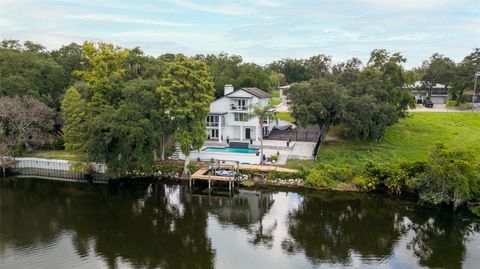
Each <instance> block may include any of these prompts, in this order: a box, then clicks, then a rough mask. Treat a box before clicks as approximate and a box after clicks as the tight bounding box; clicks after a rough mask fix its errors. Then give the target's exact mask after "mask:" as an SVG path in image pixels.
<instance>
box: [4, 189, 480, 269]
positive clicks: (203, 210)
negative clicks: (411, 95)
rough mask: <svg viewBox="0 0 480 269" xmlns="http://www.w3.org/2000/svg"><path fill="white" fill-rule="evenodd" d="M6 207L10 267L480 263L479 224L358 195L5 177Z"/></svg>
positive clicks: (455, 265)
mask: <svg viewBox="0 0 480 269" xmlns="http://www.w3.org/2000/svg"><path fill="white" fill-rule="evenodd" d="M0 214H1V215H0V267H1V268H20V267H32V266H35V267H40V268H42V267H43V268H49V267H54V266H57V267H84V268H92V267H109V268H117V267H133V268H213V267H217V268H253V267H255V268H259V267H263V268H308V267H312V268H313V267H326V268H328V267H332V266H336V267H344V266H352V267H360V268H363V267H376V268H385V267H386V268H391V267H393V268H399V267H408V268H415V267H435V268H439V267H443V268H462V265H463V266H466V267H467V268H468V265H472V264H478V263H479V262H480V258H479V257H477V256H475V255H466V253H468V252H469V249H470V252H471V250H472V249H476V248H474V247H472V246H475V245H477V246H478V244H480V236H478V235H479V225H478V220H475V219H473V218H472V217H470V216H466V215H462V214H459V213H458V214H457V215H455V214H451V213H446V212H435V211H432V210H427V209H421V208H418V207H417V206H415V205H414V204H412V203H406V202H401V201H395V200H391V199H385V198H382V197H376V196H371V195H363V194H355V193H330V192H309V193H302V194H297V193H285V192H261V191H248V190H241V191H240V193H238V194H236V195H234V196H233V197H229V196H215V195H203V194H199V193H198V192H196V191H194V192H192V191H191V190H190V189H189V188H188V187H183V186H179V185H163V184H137V185H115V186H98V185H95V186H90V185H86V184H85V185H81V184H70V183H60V182H47V181H40V180H16V181H5V180H4V181H0ZM469 238H473V239H472V240H474V241H468V242H467V240H469ZM467 246H468V247H467ZM465 260H466V261H467V262H466V263H464V261H465Z"/></svg>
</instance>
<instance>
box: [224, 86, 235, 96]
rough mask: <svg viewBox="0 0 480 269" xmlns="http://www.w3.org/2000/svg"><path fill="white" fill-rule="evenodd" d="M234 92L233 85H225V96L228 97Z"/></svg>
mask: <svg viewBox="0 0 480 269" xmlns="http://www.w3.org/2000/svg"><path fill="white" fill-rule="evenodd" d="M232 92H233V86H232V84H225V87H224V88H223V95H227V94H229V93H232Z"/></svg>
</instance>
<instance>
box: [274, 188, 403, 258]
mask: <svg viewBox="0 0 480 269" xmlns="http://www.w3.org/2000/svg"><path fill="white" fill-rule="evenodd" d="M393 208H394V207H393V205H392V204H389V200H377V199H372V198H370V197H366V196H361V197H360V196H358V195H357V194H352V193H349V194H341V193H322V194H318V196H316V197H312V196H306V197H305V198H304V200H303V203H301V204H300V205H299V208H298V210H295V211H294V212H291V213H290V218H289V219H290V222H289V228H288V229H289V234H290V235H291V237H292V238H293V239H294V241H292V240H288V239H287V240H285V241H284V242H283V244H282V246H283V248H284V250H285V251H286V252H289V253H293V252H298V251H304V252H305V254H306V256H307V257H309V258H310V259H311V260H312V262H313V263H316V264H318V263H321V262H330V263H342V264H347V263H349V262H350V257H351V255H350V254H351V252H352V251H355V252H358V253H359V254H361V256H362V257H369V256H377V257H378V256H386V255H389V254H390V252H391V250H392V248H393V246H394V244H395V242H396V240H397V239H398V238H399V236H400V235H401V234H402V233H403V228H402V225H401V219H399V217H398V215H397V214H396V213H395V210H393Z"/></svg>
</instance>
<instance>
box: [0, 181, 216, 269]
mask: <svg viewBox="0 0 480 269" xmlns="http://www.w3.org/2000/svg"><path fill="white" fill-rule="evenodd" d="M0 199H1V200H0V210H1V213H2V216H1V221H0V224H1V225H0V234H1V238H0V253H4V252H5V250H6V249H7V248H13V249H16V250H18V252H21V251H24V250H28V249H42V248H47V249H48V248H50V247H51V245H54V244H55V242H56V241H58V240H59V238H60V237H61V236H62V235H63V234H64V232H65V231H71V232H72V236H71V240H72V245H73V246H74V248H75V251H76V253H77V254H78V256H79V257H86V256H88V255H89V250H91V249H93V251H94V252H95V253H94V255H95V256H96V257H98V258H101V259H102V260H103V261H104V262H105V264H106V265H108V267H109V268H116V267H118V265H119V264H121V263H125V264H128V265H129V266H131V267H135V268H157V267H161V268H211V267H213V261H214V256H215V253H214V251H213V249H212V248H211V242H210V240H209V239H208V238H207V236H206V233H205V230H206V227H207V211H206V210H205V209H203V208H201V207H199V206H198V204H195V203H190V202H188V201H186V200H185V199H186V197H185V196H184V195H181V190H180V187H179V186H168V187H167V186H165V185H156V186H155V188H154V191H153V193H152V195H151V197H149V196H147V197H145V188H144V187H143V186H142V187H140V188H138V187H135V186H129V187H128V188H121V187H116V188H107V187H98V186H96V187H92V188H88V186H86V185H81V186H79V185H71V184H65V183H58V182H55V183H51V182H38V181H36V182H34V181H16V182H15V181H14V182H8V183H7V182H2V186H1V196H0ZM0 257H1V259H2V260H3V259H4V258H6V257H2V256H0ZM38 258H39V259H40V258H42V257H41V255H39V257H38ZM119 258H121V259H119ZM49 263H50V264H45V267H47V266H48V265H51V266H52V267H53V265H55V264H56V263H57V261H53V260H51V261H49ZM0 267H1V266H0ZM6 267H12V268H13V267H14V265H13V264H6Z"/></svg>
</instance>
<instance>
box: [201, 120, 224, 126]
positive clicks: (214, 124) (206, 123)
mask: <svg viewBox="0 0 480 269" xmlns="http://www.w3.org/2000/svg"><path fill="white" fill-rule="evenodd" d="M205 126H207V127H218V126H220V122H209V121H206V122H205ZM222 126H225V122H222Z"/></svg>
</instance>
